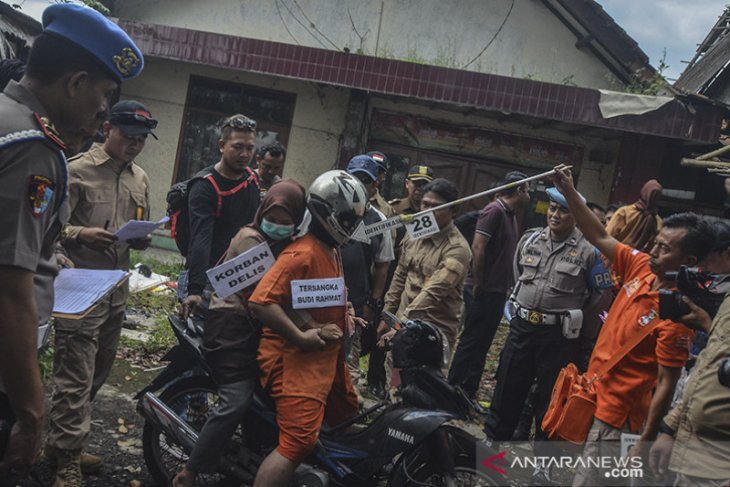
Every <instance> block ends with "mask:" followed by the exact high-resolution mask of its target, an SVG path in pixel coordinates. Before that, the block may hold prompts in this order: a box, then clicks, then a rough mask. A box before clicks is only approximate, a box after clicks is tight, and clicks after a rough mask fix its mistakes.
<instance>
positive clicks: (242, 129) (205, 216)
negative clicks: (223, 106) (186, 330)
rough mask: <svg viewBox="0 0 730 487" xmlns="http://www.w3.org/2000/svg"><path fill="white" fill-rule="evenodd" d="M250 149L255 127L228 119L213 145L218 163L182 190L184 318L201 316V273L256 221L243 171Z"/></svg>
mask: <svg viewBox="0 0 730 487" xmlns="http://www.w3.org/2000/svg"><path fill="white" fill-rule="evenodd" d="M255 149H256V122H255V121H254V120H251V119H250V118H248V117H246V116H245V115H241V114H237V115H233V116H231V117H228V118H227V119H225V120H224V122H223V128H222V129H221V138H220V140H218V150H219V151H220V154H221V158H220V160H219V161H218V162H216V163H215V164H214V165H213V166H210V167H208V168H206V169H204V170H203V171H201V173H199V174H198V176H199V177H195V178H193V179H192V180H191V181H190V183H189V185H188V214H189V219H190V248H189V250H188V254H187V260H186V266H187V269H188V277H187V281H188V282H187V297H186V298H185V299H184V300H183V304H182V315H183V316H184V317H187V316H188V315H189V314H190V313H200V312H204V311H205V309H206V308H207V302H208V300H209V299H210V285H209V284H208V278H207V277H206V275H205V272H206V271H207V270H208V269H211V268H212V267H215V265H216V263H217V262H218V261H219V260H221V257H223V255H224V254H225V252H226V250H227V249H228V245H229V244H230V242H231V239H232V238H233V237H234V236H235V235H236V233H237V232H238V230H240V229H241V227H244V226H246V225H248V224H249V223H251V222H252V221H253V219H254V216H255V215H256V210H257V209H258V206H259V202H260V197H261V196H260V193H259V182H258V178H257V176H256V174H255V173H254V171H253V169H251V168H250V167H249V165H250V164H251V160H252V159H253V154H254V150H255Z"/></svg>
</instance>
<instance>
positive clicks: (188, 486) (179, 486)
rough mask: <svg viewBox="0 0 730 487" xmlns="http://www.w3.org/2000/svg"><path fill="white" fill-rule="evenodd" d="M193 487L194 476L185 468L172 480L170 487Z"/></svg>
mask: <svg viewBox="0 0 730 487" xmlns="http://www.w3.org/2000/svg"><path fill="white" fill-rule="evenodd" d="M194 485H195V474H194V473H193V472H191V471H190V470H188V469H187V468H185V467H183V469H182V471H181V472H180V473H179V474H177V475H176V476H175V478H174V479H172V487H193V486H194Z"/></svg>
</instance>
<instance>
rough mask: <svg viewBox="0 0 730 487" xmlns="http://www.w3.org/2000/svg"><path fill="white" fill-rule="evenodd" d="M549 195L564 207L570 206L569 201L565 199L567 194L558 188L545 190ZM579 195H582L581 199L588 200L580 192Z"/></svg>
mask: <svg viewBox="0 0 730 487" xmlns="http://www.w3.org/2000/svg"><path fill="white" fill-rule="evenodd" d="M545 192H546V193H547V195H548V197H550V199H551V200H552V201H554V202H556V203H557V204H559V205H560V206H562V207H563V208H568V202H567V201H566V200H565V196H563V193H561V192H560V191H558V188H548V189H546V190H545ZM578 196H580V199H581V200H583V203H585V202H586V199H585V198H584V197H583V195H582V194H580V193H578Z"/></svg>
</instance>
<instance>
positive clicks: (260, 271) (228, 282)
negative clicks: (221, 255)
mask: <svg viewBox="0 0 730 487" xmlns="http://www.w3.org/2000/svg"><path fill="white" fill-rule="evenodd" d="M274 260H275V259H274V253H273V252H272V251H271V249H270V248H269V244H267V243H266V242H263V243H260V244H259V245H257V246H256V247H253V248H252V249H250V250H247V251H246V252H244V253H242V254H241V255H238V256H236V257H234V258H232V259H231V260H229V261H227V262H224V263H223V264H221V265H219V266H218V267H214V268H212V269H210V270H209V271H207V272H206V275H207V276H208V280H209V281H210V284H211V285H212V286H213V290H214V291H215V293H216V294H217V295H218V297H219V298H227V297H228V296H230V295H231V294H234V293H237V292H238V291H241V290H242V289H246V288H247V287H249V286H251V285H252V284H256V283H257V282H259V281H260V280H261V278H262V277H264V274H266V271H268V270H269V269H271V266H273V265H274Z"/></svg>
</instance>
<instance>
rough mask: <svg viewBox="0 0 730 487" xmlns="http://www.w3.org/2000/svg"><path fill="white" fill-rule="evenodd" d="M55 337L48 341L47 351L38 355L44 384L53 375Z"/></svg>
mask: <svg viewBox="0 0 730 487" xmlns="http://www.w3.org/2000/svg"><path fill="white" fill-rule="evenodd" d="M54 352H55V350H54V348H53V336H51V337H49V339H48V346H47V347H46V349H45V350H43V351H42V352H41V353H39V354H38V368H39V369H40V371H41V380H42V381H43V382H45V381H46V379H49V378H50V377H51V376H52V375H53V355H54Z"/></svg>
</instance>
